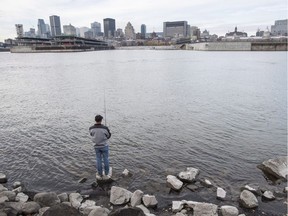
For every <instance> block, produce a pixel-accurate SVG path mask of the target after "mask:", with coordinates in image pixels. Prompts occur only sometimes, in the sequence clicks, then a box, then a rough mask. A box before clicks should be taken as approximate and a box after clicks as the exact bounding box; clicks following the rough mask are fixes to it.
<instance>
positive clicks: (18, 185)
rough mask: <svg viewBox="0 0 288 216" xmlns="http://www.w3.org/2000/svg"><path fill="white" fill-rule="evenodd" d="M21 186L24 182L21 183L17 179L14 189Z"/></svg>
mask: <svg viewBox="0 0 288 216" xmlns="http://www.w3.org/2000/svg"><path fill="white" fill-rule="evenodd" d="M20 186H22V184H21V182H20V181H16V182H14V183H13V188H14V189H15V188H18V187H20Z"/></svg>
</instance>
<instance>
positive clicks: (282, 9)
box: [0, 0, 287, 41]
mask: <svg viewBox="0 0 288 216" xmlns="http://www.w3.org/2000/svg"><path fill="white" fill-rule="evenodd" d="M2 1H3V2H2V4H1V5H2V6H3V7H1V9H0V26H1V30H0V41H3V40H4V39H7V38H15V37H16V30H15V24H23V27H24V31H28V30H29V29H30V28H35V29H37V22H38V19H44V21H45V23H49V17H50V16H51V15H57V16H60V18H61V25H62V26H61V28H62V27H63V25H68V24H70V23H71V24H72V25H73V26H75V27H84V26H86V27H90V24H91V23H92V22H95V21H96V22H99V23H101V24H102V29H101V31H102V32H103V31H104V30H103V19H105V18H112V19H115V21H116V29H117V28H121V29H125V26H126V25H127V23H128V22H131V24H132V25H133V27H134V28H135V32H141V24H145V25H146V27H147V32H153V31H155V32H162V31H163V23H164V22H169V21H181V20H183V21H187V22H188V23H189V24H190V25H191V26H197V27H199V28H200V29H201V31H203V30H205V29H207V30H209V31H210V32H211V33H213V34H218V35H225V33H227V32H228V31H233V30H234V28H235V26H237V27H238V29H239V30H241V31H245V32H247V33H248V34H249V35H251V34H253V35H255V33H256V31H257V29H258V28H260V29H262V30H265V29H266V27H267V26H268V27H269V28H270V27H271V25H273V24H274V21H275V20H279V19H287V2H286V0H274V1H272V0H264V1H263V0H262V1H260V0H254V1H248V0H242V1H239V0H236V1H233V2H227V1H224V0H218V1H217V2H216V1H214V0H203V1H201V2H192V1H188V0H184V1H182V2H181V4H178V3H179V1H176V0H169V1H168V2H167V1H163V0H159V1H152V0H146V1H145V2H135V1H132V0H126V1H124V0H118V1H116V0H105V1H104V0H96V1H92V0H83V1H80V0H57V1H56V0H50V1H49V2H48V1H44V0H38V1H35V0H27V1H25V2H24V1H23V2H22V1H21V2H16V0H9V1H8V0H2Z"/></svg>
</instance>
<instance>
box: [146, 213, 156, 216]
mask: <svg viewBox="0 0 288 216" xmlns="http://www.w3.org/2000/svg"><path fill="white" fill-rule="evenodd" d="M145 216H156V215H154V214H151V213H145Z"/></svg>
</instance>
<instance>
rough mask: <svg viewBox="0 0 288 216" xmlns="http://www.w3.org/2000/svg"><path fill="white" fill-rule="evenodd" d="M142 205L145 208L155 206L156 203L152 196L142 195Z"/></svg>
mask: <svg viewBox="0 0 288 216" xmlns="http://www.w3.org/2000/svg"><path fill="white" fill-rule="evenodd" d="M142 200H143V203H144V205H145V206H146V207H148V208H149V207H154V206H157V204H158V201H157V199H156V197H155V196H152V195H144V196H143V197H142Z"/></svg>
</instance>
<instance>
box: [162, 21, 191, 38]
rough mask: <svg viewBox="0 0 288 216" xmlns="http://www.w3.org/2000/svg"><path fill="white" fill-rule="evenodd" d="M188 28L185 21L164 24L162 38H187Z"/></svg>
mask: <svg viewBox="0 0 288 216" xmlns="http://www.w3.org/2000/svg"><path fill="white" fill-rule="evenodd" d="M188 28H189V25H188V24H187V21H176V22H164V23H163V33H164V37H187V36H188V35H187V34H188Z"/></svg>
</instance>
